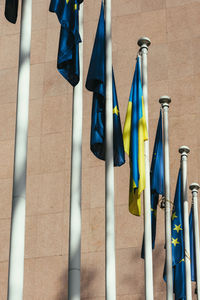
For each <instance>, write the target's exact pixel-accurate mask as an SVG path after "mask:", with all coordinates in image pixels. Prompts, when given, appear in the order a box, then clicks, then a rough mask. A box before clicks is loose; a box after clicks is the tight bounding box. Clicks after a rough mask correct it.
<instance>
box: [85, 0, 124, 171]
mask: <svg viewBox="0 0 200 300" xmlns="http://www.w3.org/2000/svg"><path fill="white" fill-rule="evenodd" d="M86 88H87V89H88V90H89V91H91V92H93V103H92V121H91V135H90V149H91V151H92V152H93V154H94V155H95V156H96V157H97V158H99V159H102V160H105V149H106V144H105V143H106V135H105V103H106V99H105V20H104V6H103V2H102V4H101V12H100V17H99V22H98V27H97V32H96V37H95V42H94V47H93V51H92V56H91V60H90V66H89V70H88V75H87V80H86ZM112 90H113V155H114V166H121V165H122V164H124V163H125V155H124V145H123V138H122V130H121V121H120V114H119V106H118V101H117V93H116V86H115V79H114V72H112Z"/></svg>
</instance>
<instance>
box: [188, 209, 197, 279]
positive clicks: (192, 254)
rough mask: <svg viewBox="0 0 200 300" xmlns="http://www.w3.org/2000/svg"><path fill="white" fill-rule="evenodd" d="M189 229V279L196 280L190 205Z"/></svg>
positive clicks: (192, 221) (192, 220)
mask: <svg viewBox="0 0 200 300" xmlns="http://www.w3.org/2000/svg"><path fill="white" fill-rule="evenodd" d="M189 231H190V266H191V280H192V281H196V259H195V241H194V219H193V209H192V207H191V210H190V216H189Z"/></svg>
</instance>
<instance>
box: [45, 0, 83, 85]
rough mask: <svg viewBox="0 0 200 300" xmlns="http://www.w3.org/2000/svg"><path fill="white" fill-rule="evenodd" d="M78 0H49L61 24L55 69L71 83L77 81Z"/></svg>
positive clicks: (79, 39)
mask: <svg viewBox="0 0 200 300" xmlns="http://www.w3.org/2000/svg"><path fill="white" fill-rule="evenodd" d="M81 2H82V1H80V0H79V1H78V0H69V1H68V2H67V1H66V0H51V3H50V7H49V10H50V11H51V12H55V13H56V15H57V17H58V20H59V22H60V24H61V29H60V41H59V49H58V59H57V69H58V71H59V72H60V74H61V75H62V76H63V77H64V78H65V79H66V80H67V81H68V82H69V83H70V84H71V85H72V86H75V85H77V84H78V82H79V77H80V75H79V43H80V42H81V38H80V35H79V23H78V13H79V5H80V3H81Z"/></svg>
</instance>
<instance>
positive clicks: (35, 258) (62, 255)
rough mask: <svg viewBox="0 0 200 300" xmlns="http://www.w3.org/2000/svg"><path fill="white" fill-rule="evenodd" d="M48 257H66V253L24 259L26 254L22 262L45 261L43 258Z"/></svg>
mask: <svg viewBox="0 0 200 300" xmlns="http://www.w3.org/2000/svg"><path fill="white" fill-rule="evenodd" d="M25 250H26V249H25ZM50 257H52V258H59V257H62V258H63V257H68V253H66V254H55V255H46V256H34V257H26V253H25V258H24V261H28V260H37V259H45V258H50ZM5 262H8V261H5ZM0 263H1V262H0Z"/></svg>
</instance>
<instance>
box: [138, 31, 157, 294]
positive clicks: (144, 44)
mask: <svg viewBox="0 0 200 300" xmlns="http://www.w3.org/2000/svg"><path fill="white" fill-rule="evenodd" d="M150 45H151V41H150V40H149V39H148V38H147V37H142V38H140V39H139V40H138V46H139V47H140V52H141V58H142V88H143V99H144V109H145V117H146V122H147V130H148V86H147V84H148V80H147V53H148V48H149V46H150ZM144 155H145V190H144V255H145V261H144V264H145V299H146V300H153V266H152V237H151V194H150V168H149V140H147V141H145V142H144Z"/></svg>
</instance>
